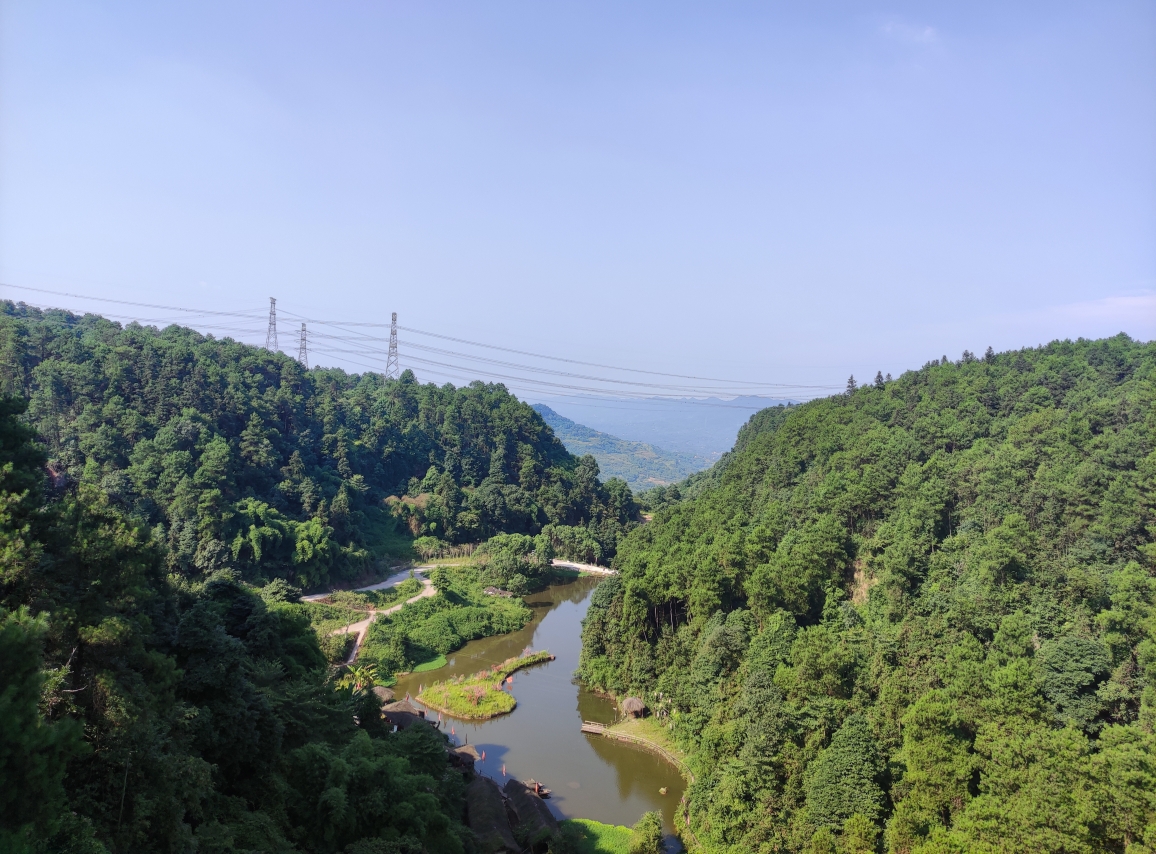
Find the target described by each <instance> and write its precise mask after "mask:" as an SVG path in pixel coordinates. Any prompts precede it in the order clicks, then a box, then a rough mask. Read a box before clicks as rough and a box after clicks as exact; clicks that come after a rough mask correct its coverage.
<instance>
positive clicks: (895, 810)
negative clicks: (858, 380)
mask: <svg viewBox="0 0 1156 854" xmlns="http://www.w3.org/2000/svg"><path fill="white" fill-rule="evenodd" d="M764 421H765V423H762V422H764ZM746 438H747V440H748V441H747V442H746V445H745V447H743V448H741V449H739V450H736V452H735V453H734V454H733V455H732V456H731V458H730V459H729V460H728V462H727V464H726V465H725V467H723V468H722V469H721V471H720V473H719V475H718V477H717V480H716V481H715V482H713V483H711V484H709V485H708V486H707V487H706V488H705V489H704V490H703V492H702V494H701V495H699V496H698V497H697V498H694V499H691V500H684V501H678V502H675V503H673V504H670V505H669V506H667V507H665V508H663V509H661V510H659V511H658V512H657V513H656V515H655V519H654V521H653V522H652V523H651V524H649V525H646V526H644V527H642V528H640V529H638V530H636V531H634V532H633V533H632V534H631V535H630V536H629V537H628V538H627V539H626V540H625V541H624V542H623V543H622V544H621V546H620V548H619V552H618V556H617V558H616V565H617V566H618V567H619V568H620V569H621V571H622V574H621V577H620V578H617V579H611V580H610V581H608V582H606V583H605V584H603V585H602V586H601V587H600V588H599V590H598V592H597V594H596V596H595V599H594V600H593V603H592V606H591V609H590V612H589V615H588V618H587V620H586V622H585V625H584V635H583V642H584V648H583V660H582V667H581V675H582V677H583V678H584V679H585V680H586V681H587V682H589V683H592V684H594V685H597V686H601V687H604V688H607V689H610V690H613V691H615V692H617V693H625V692H628V691H630V692H639V694H640V696H643V697H644V698H645V700H646V702H647V704H648V705H649V706H650V709H651V710H652V712H653V713H655V714H657V715H658V717H659V720H660V721H661V722H663V723H664V724H667V725H669V726H670V727H671V728H672V730H673V734H674V735H675V737H676V738H677V739H678V740H679V741H680V742H681V743H682V744H683V745H684V747H686V748H687V749H688V751H689V752H690V753H691V755H692V764H693V767H694V770H695V774H696V780H695V782H694V784H693V786H692V787H691V789H690V806H689V815H690V833H688V834H686V838H687V839H688V840H689V842H690V845H691V847H692V849H693V848H695V847H696V846H698V847H702V848H703V849H705V850H708V851H719V852H722V851H736V852H737V851H756V850H757V851H767V852H770V851H794V852H798V851H808V852H835V851H840V852H866V851H876V850H885V851H889V852H996V851H999V852H1012V851H1015V852H1019V851H1049V852H1093V851H1096V852H1100V851H1103V852H1108V851H1112V852H1124V851H1125V850H1126V851H1127V852H1128V853H1129V854H1141V853H1142V852H1151V851H1156V736H1154V735H1153V726H1154V725H1156V616H1154V612H1153V605H1154V601H1156V545H1154V544H1153V540H1154V539H1156V345H1153V344H1142V343H1138V342H1135V341H1132V340H1130V339H1129V338H1127V337H1126V336H1123V335H1121V336H1118V337H1116V338H1112V339H1108V340H1102V341H1084V340H1081V341H1078V342H1076V343H1072V342H1056V343H1053V344H1050V345H1048V346H1046V347H1042V348H1039V349H1031V350H1023V351H1019V352H1008V353H1001V354H994V353H991V352H990V351H989V353H988V355H987V356H985V357H983V358H978V359H977V358H975V357H973V356H972V355H971V354H968V353H965V354H964V356H963V358H962V359H961V360H959V361H956V362H951V361H948V360H947V359H943V360H935V361H934V362H931V363H929V364H928V365H926V366H924V368H923V369H921V370H918V371H912V372H909V373H907V374H904V375H903V376H902V377H900V378H899V379H897V380H894V381H884V379H883V378H882V377H879V378H878V379H877V380H876V382H875V383H874V384H872V385H867V386H865V387H859V388H849V389H848V392H847V393H846V394H844V395H840V396H836V397H832V398H828V399H824V400H817V401H813V402H811V403H808V404H805V405H802V406H797V407H791V408H789V409H787V410H780V412H779V413H777V414H774V415H773V417H772V416H768V417H765V418H764V419H761V421H760V424H759V425H758V429H754V428H752V430H751V431H749V432H748V436H747V437H746Z"/></svg>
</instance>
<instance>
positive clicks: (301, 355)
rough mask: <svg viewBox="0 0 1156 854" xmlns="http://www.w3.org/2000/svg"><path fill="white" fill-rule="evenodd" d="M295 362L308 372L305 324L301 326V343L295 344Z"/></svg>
mask: <svg viewBox="0 0 1156 854" xmlns="http://www.w3.org/2000/svg"><path fill="white" fill-rule="evenodd" d="M297 361H298V362H300V363H301V367H303V368H304V369H305V370H309V347H308V345H307V344H306V337H305V324H304V323H302V324H301V341H300V342H299V343H298V344H297Z"/></svg>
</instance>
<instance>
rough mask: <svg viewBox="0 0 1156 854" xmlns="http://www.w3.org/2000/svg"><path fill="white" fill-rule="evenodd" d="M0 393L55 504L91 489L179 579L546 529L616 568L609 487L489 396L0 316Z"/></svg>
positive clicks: (120, 331)
mask: <svg viewBox="0 0 1156 854" xmlns="http://www.w3.org/2000/svg"><path fill="white" fill-rule="evenodd" d="M0 391H2V392H3V393H6V394H10V395H14V396H17V397H23V398H26V399H28V400H29V407H28V412H27V419H28V421H29V422H30V423H31V425H32V426H33V427H34V428H35V430H36V432H37V433H38V434H39V436H40V437H41V441H42V442H43V443H44V444H45V446H46V448H47V451H48V456H49V463H48V466H49V471H50V473H51V474H52V475H53V481H54V483H55V485H56V489H57V491H58V492H65V491H67V490H68V489H70V488H72V487H74V486H75V485H76V484H87V485H91V486H93V487H95V488H97V489H99V490H100V491H101V492H103V493H104V494H105V495H107V496H108V497H109V500H110V503H111V505H112V506H115V507H116V508H117V509H118V510H119V511H122V512H124V513H126V514H128V515H129V516H131V517H132V518H133V519H134V520H137V521H140V522H142V523H144V524H146V525H147V526H148V527H149V528H150V529H151V537H152V539H153V540H154V541H155V542H156V543H157V545H158V546H159V547H160V548H161V550H162V552H163V554H164V556H165V561H166V565H167V567H168V568H169V569H170V570H171V571H174V572H178V573H180V574H182V575H184V576H186V577H196V576H200V575H204V574H206V573H211V572H213V571H216V570H218V569H222V568H232V569H236V570H237V571H239V572H241V573H242V575H243V576H244V577H245V578H250V579H265V578H271V577H285V578H288V579H290V580H292V581H293V582H294V583H297V584H299V585H302V586H307V587H310V586H316V585H318V584H321V583H324V582H328V581H332V580H334V579H338V578H342V577H351V576H353V575H356V574H357V573H359V572H361V571H362V569H363V568H364V567H365V565H366V564H367V563H368V562H369V561H371V560H373V559H374V558H376V557H381V556H383V555H385V554H387V553H390V552H392V553H395V554H400V555H407V554H408V553H409V541H410V539H411V538H412V537H415V536H431V537H434V538H436V539H437V540H439V541H441V542H446V543H459V542H467V541H468V542H477V541H481V540H485V539H487V538H489V537H490V536H493V535H494V534H497V533H503V532H506V533H508V532H517V533H524V534H537V533H539V532H540V531H541V530H542V528H543V527H544V526H548V525H552V526H555V528H557V527H563V528H568V527H577V528H581V529H583V532H584V533H583V534H582V535H581V536H582V537H587V538H589V537H592V538H594V539H595V540H597V542H598V543H599V546H600V548H601V551H602V552H603V553H604V554H606V555H612V554H613V553H614V549H615V544H616V542H617V538H618V536H619V535H620V534H621V532H622V531H623V530H624V529H625V528H628V527H629V526H630V525H631V524H633V521H632V520H633V518H634V516H635V508H634V504H633V499H632V497H631V495H630V490H629V489H628V488H627V487H626V485H625V484H624V483H622V482H621V481H614V480H612V481H610V482H608V483H607V484H600V483H599V481H598V469H597V464H596V463H595V462H594V460H593V459H592V458H585V459H578V458H577V457H574V456H573V455H571V454H569V453H567V451H566V450H565V448H564V447H563V446H562V444H561V442H559V441H558V440H557V439H556V438H555V437H554V435H553V434H552V433H551V431H550V429H549V428H548V427H547V426H546V425H545V424H544V423H543V421H542V419H541V418H540V417H539V416H538V415H537V413H535V412H534V411H533V410H532V409H530V407H528V406H526V405H525V404H523V403H521V402H519V401H518V400H517V399H516V398H514V397H512V396H511V395H510V394H508V393H507V392H506V390H505V389H504V388H503V387H502V386H500V385H484V384H482V383H474V384H472V385H470V386H468V387H466V388H454V387H453V386H449V385H446V386H441V387H438V386H435V385H433V384H426V385H421V384H419V383H417V382H416V381H415V380H414V378H413V375H412V374H410V373H409V372H406V373H405V374H403V375H402V377H401V379H400V380H388V379H385V378H384V377H382V376H381V375H379V374H373V373H366V374H362V375H350V374H347V373H345V372H344V371H340V370H324V369H314V370H310V371H306V370H304V369H303V368H302V367H301V366H300V365H299V364H298V363H297V362H296V361H294V360H293V359H290V358H289V357H287V356H285V355H283V354H281V353H269V352H266V351H265V350H262V349H260V348H256V347H251V346H247V345H244V344H239V343H236V342H234V341H232V340H229V339H223V340H217V339H214V338H211V337H206V336H203V335H201V334H199V333H197V332H195V331H194V330H191V329H187V328H182V327H177V326H171V327H169V328H167V329H165V330H163V331H158V330H156V329H155V328H151V327H141V326H138V325H129V326H127V327H123V328H122V327H121V326H120V325H119V324H116V323H112V322H110V321H107V320H105V319H103V318H100V317H96V316H93V315H85V316H83V317H80V316H76V315H73V314H69V313H67V312H62V311H46V312H41V311H40V310H37V309H33V308H29V307H27V306H25V305H23V304H18V305H14V304H12V303H11V302H3V303H0ZM391 496H393V497H395V498H396V500H394V501H391V502H388V503H387V501H386V499H387V498H390V497H391ZM567 535H570V536H569V539H573V538H574V537H573V535H572V534H571V532H568V531H562V532H560V535H559V536H556V539H559V541H565V540H567V538H568V537H567Z"/></svg>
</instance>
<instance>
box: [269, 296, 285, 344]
mask: <svg viewBox="0 0 1156 854" xmlns="http://www.w3.org/2000/svg"><path fill="white" fill-rule="evenodd" d="M265 349H266V350H268V351H269V352H270V353H274V352H276V351H277V350H280V349H281V348H280V347H278V346H277V300H276V299H274V298H273V297H269V330H268V331H267V332H266V333H265Z"/></svg>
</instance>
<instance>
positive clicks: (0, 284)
mask: <svg viewBox="0 0 1156 854" xmlns="http://www.w3.org/2000/svg"><path fill="white" fill-rule="evenodd" d="M0 287H3V288H17V289H18V290H22V291H35V292H37V293H41V294H52V295H53V296H58V297H72V298H73V299H87V300H94V301H96V302H111V303H117V304H118V305H135V306H139V307H140V308H159V309H161V310H162V311H180V312H185V313H188V314H212V315H218V316H226V317H245V318H251V317H252V314H253V313H254V312H259V311H263V309H259V308H255V309H250V310H248V311H211V310H208V309H200V308H182V307H180V306H175V305H155V304H153V303H148V302H132V301H131V300H124V299H112V298H111V297H90V296H86V295H85V294H73V293H68V292H67V291H51V290H48V289H47V288H31V287H28V286H27V285H12V284H8V283H7V282H0Z"/></svg>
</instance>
